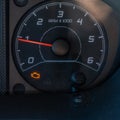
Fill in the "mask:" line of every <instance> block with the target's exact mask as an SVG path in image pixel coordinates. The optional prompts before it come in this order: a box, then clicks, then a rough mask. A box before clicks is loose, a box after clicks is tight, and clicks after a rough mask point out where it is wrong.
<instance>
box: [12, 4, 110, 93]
mask: <svg viewBox="0 0 120 120" xmlns="http://www.w3.org/2000/svg"><path fill="white" fill-rule="evenodd" d="M106 43H107V36H106V33H105V30H104V28H103V26H102V24H101V23H100V22H99V21H97V20H96V19H95V18H94V17H93V16H92V15H91V13H89V12H88V11H87V10H85V9H83V8H82V7H81V6H79V5H77V4H75V3H72V2H47V3H42V4H39V5H37V6H35V7H34V8H33V9H31V10H30V11H28V12H27V13H26V14H25V15H24V17H23V18H22V19H21V20H20V22H19V25H18V26H17V28H16V30H15V34H14V37H13V49H12V51H13V56H14V62H15V64H16V67H17V69H18V71H19V72H20V74H21V75H22V77H23V78H24V79H25V80H26V81H27V82H28V83H30V84H31V85H32V86H34V87H35V88H37V89H39V90H45V91H68V92H69V91H71V90H73V91H74V90H75V89H80V88H83V87H85V86H87V85H89V84H90V83H91V82H93V81H95V80H96V78H97V76H98V75H99V74H100V72H101V70H102V68H103V65H104V61H105V56H106V55H107V48H108V46H107V44H106ZM74 88H75V89H74Z"/></svg>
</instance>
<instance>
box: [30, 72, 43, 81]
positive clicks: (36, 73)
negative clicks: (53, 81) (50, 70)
mask: <svg viewBox="0 0 120 120" xmlns="http://www.w3.org/2000/svg"><path fill="white" fill-rule="evenodd" d="M30 76H31V78H33V79H36V80H38V79H40V77H41V76H40V73H39V72H32V73H31V74H30Z"/></svg>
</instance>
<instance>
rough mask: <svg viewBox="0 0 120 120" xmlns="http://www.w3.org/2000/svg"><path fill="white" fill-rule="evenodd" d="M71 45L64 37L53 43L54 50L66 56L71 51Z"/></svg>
mask: <svg viewBox="0 0 120 120" xmlns="http://www.w3.org/2000/svg"><path fill="white" fill-rule="evenodd" d="M69 49H70V45H69V43H68V42H67V41H66V40H64V39H58V40H56V41H55V42H54V43H53V45H52V51H53V53H54V54H55V55H58V56H64V55H66V54H67V53H68V52H69Z"/></svg>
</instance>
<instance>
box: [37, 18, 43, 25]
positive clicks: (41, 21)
mask: <svg viewBox="0 0 120 120" xmlns="http://www.w3.org/2000/svg"><path fill="white" fill-rule="evenodd" d="M43 21H44V20H43V19H42V18H38V21H37V25H38V26H39V25H43Z"/></svg>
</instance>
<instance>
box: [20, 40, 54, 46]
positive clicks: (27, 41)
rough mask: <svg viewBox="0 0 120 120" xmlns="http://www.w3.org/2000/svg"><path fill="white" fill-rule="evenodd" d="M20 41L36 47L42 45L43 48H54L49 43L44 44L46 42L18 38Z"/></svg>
mask: <svg viewBox="0 0 120 120" xmlns="http://www.w3.org/2000/svg"><path fill="white" fill-rule="evenodd" d="M18 40H19V41H21V42H24V43H32V44H36V45H42V46H46V47H52V44H49V43H44V42H36V41H33V40H26V39H23V38H18Z"/></svg>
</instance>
